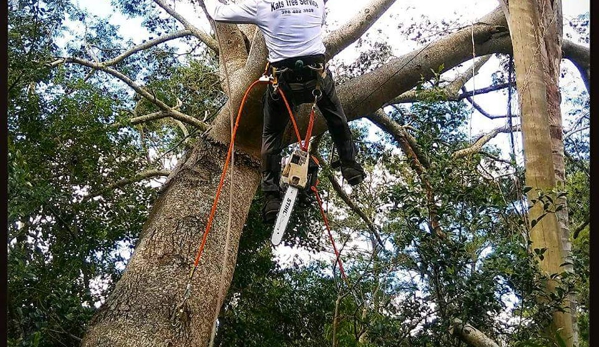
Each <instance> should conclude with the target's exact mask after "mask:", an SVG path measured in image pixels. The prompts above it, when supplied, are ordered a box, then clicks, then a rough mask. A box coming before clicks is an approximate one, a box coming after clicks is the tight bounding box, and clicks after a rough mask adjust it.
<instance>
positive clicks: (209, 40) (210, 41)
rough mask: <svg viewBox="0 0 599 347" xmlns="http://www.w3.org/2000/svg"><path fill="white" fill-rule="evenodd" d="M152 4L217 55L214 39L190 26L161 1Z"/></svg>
mask: <svg viewBox="0 0 599 347" xmlns="http://www.w3.org/2000/svg"><path fill="white" fill-rule="evenodd" d="M154 2H155V3H156V4H157V5H158V6H160V7H162V9H163V10H165V11H166V12H167V13H168V14H170V15H171V16H173V17H174V18H175V19H176V20H177V21H179V23H181V24H183V27H184V28H185V29H187V30H189V31H191V34H192V35H193V36H195V37H197V38H198V39H199V40H200V41H202V42H204V43H205V44H206V46H208V48H210V49H211V50H213V51H214V52H217V53H218V43H217V42H216V40H215V39H213V38H212V37H210V35H208V34H206V33H205V32H204V31H202V30H200V29H198V28H197V27H195V26H194V25H193V24H191V23H190V22H189V21H188V20H187V19H185V17H183V16H182V15H180V14H179V13H177V11H175V10H174V9H173V8H172V7H170V6H169V5H168V4H166V3H165V2H164V1H163V0H154Z"/></svg>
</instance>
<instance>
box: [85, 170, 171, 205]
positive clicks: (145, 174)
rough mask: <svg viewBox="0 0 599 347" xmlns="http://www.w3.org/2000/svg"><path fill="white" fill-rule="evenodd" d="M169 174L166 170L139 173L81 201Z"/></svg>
mask: <svg viewBox="0 0 599 347" xmlns="http://www.w3.org/2000/svg"><path fill="white" fill-rule="evenodd" d="M170 173H171V172H170V171H166V170H148V171H144V172H141V173H139V174H137V175H135V176H134V177H132V178H126V179H123V180H120V181H118V182H115V183H112V184H109V185H108V186H107V187H106V188H104V189H102V190H101V191H99V192H97V193H93V194H91V195H88V196H86V197H85V198H83V201H88V200H90V199H92V198H95V197H97V196H100V195H102V194H104V193H106V192H108V191H111V190H114V189H118V188H123V187H125V186H127V185H129V184H131V183H136V182H140V181H143V180H146V179H149V178H154V177H167V176H168V175H170Z"/></svg>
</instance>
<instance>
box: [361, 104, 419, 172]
mask: <svg viewBox="0 0 599 347" xmlns="http://www.w3.org/2000/svg"><path fill="white" fill-rule="evenodd" d="M367 118H368V119H369V120H370V121H371V122H373V123H374V124H376V125H377V126H378V127H379V128H381V129H382V130H383V131H385V132H386V133H388V134H390V135H391V136H393V138H395V139H396V140H397V142H399V144H400V147H402V149H405V147H406V146H410V148H411V150H410V151H411V152H413V153H414V155H415V159H416V160H417V161H418V163H419V165H422V167H423V168H424V169H428V168H429V167H430V162H429V160H428V158H427V157H426V155H425V154H424V152H422V149H421V148H420V146H418V143H417V142H416V139H415V138H414V137H413V136H412V135H410V134H409V133H408V132H407V131H406V129H405V128H404V127H402V126H400V125H399V124H397V122H395V121H394V120H393V119H391V117H389V116H388V115H387V114H386V113H385V112H384V111H383V110H382V109H379V110H377V111H376V112H375V113H373V114H370V115H368V117H367Z"/></svg>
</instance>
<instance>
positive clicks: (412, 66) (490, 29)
mask: <svg viewBox="0 0 599 347" xmlns="http://www.w3.org/2000/svg"><path fill="white" fill-rule="evenodd" d="M497 11H498V10H496V11H495V12H493V13H491V14H490V15H488V16H486V17H485V19H486V20H493V21H495V22H485V23H479V24H475V25H473V27H472V28H466V29H462V30H460V31H457V32H455V33H453V34H450V35H448V36H447V37H445V38H442V39H440V40H438V41H435V42H431V43H430V44H428V45H426V46H424V47H423V48H421V49H419V50H417V51H414V52H411V53H408V54H406V55H403V56H401V57H398V58H395V59H393V60H391V61H390V62H389V63H387V64H385V65H384V66H382V67H380V68H379V69H377V70H375V71H372V72H370V73H367V74H364V75H361V76H360V77H357V78H354V79H352V80H350V81H348V82H346V83H345V84H344V85H342V86H340V87H339V88H338V94H339V98H340V99H341V100H342V102H343V106H344V109H345V110H346V113H347V118H348V119H350V120H353V119H356V118H359V117H362V116H363V115H366V114H371V113H373V112H375V111H376V110H377V109H379V108H380V107H381V106H382V105H384V104H385V103H387V102H388V101H389V100H391V99H393V98H394V97H396V96H397V95H400V94H402V93H404V92H406V91H407V90H410V89H412V88H413V87H414V86H415V85H416V84H418V83H419V82H420V79H421V77H424V79H429V78H431V77H432V75H433V72H432V71H431V70H434V71H438V69H439V67H440V66H441V65H443V66H444V67H445V70H448V69H451V68H453V67H455V66H457V65H458V64H461V63H463V62H465V61H468V60H470V59H471V58H472V38H473V37H474V42H475V49H476V52H478V54H479V55H487V54H490V53H498V52H501V53H507V52H509V51H510V50H511V46H510V37H509V34H508V32H507V28H506V27H505V26H501V25H496V23H500V22H501V18H500V17H499V16H498V15H497ZM499 14H501V12H500V11H499ZM322 125H324V124H322ZM315 130H316V133H318V130H320V127H319V124H317V128H316V129H315Z"/></svg>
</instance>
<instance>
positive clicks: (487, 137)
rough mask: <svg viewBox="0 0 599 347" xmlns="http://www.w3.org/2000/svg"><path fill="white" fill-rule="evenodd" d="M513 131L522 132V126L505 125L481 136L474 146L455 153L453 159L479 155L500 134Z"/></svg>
mask: <svg viewBox="0 0 599 347" xmlns="http://www.w3.org/2000/svg"><path fill="white" fill-rule="evenodd" d="M512 131H520V125H514V126H513V127H511V128H510V127H509V126H507V125H504V126H501V127H498V128H495V129H493V130H491V132H489V133H487V134H483V135H480V136H479V137H478V139H477V140H476V142H474V144H473V145H472V146H470V147H468V148H464V149H460V150H459V151H456V152H454V153H453V155H452V157H453V158H454V159H457V158H463V157H466V156H469V155H472V154H474V153H478V152H480V150H481V149H482V148H483V146H484V145H486V144H487V143H488V142H489V141H491V140H492V139H494V138H495V136H497V135H498V134H500V133H509V132H512Z"/></svg>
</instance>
